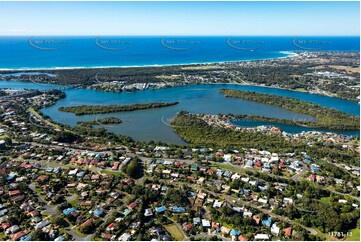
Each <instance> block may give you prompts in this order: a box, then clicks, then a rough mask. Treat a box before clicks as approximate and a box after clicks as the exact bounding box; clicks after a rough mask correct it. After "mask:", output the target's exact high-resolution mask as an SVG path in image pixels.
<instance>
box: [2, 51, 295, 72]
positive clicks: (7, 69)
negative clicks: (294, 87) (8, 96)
mask: <svg viewBox="0 0 361 242" xmlns="http://www.w3.org/2000/svg"><path fill="white" fill-rule="evenodd" d="M277 53H279V54H286V56H280V57H270V58H260V59H243V60H235V61H211V62H192V63H179V64H152V65H135V66H134V65H133V66H131V65H130V66H87V67H81V66H79V67H76V66H75V67H71V66H69V67H37V68H29V67H23V68H0V71H56V70H77V69H113V68H142V67H166V66H190V65H211V64H220V65H224V64H228V63H237V62H245V61H263V60H275V59H285V58H292V57H295V56H298V54H297V53H295V52H292V51H277Z"/></svg>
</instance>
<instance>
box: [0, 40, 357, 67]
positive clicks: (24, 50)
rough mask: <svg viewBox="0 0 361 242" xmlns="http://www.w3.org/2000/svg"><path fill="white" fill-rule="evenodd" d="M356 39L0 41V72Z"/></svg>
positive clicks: (192, 58) (274, 52)
mask: <svg viewBox="0 0 361 242" xmlns="http://www.w3.org/2000/svg"><path fill="white" fill-rule="evenodd" d="M359 41H360V38H359V37H317V36H313V37H292V36H289V37H256V36H233V37H232V36H231V37H228V36H222V37H220V36H218V37H211V36H208V37H192V36H171V37H161V36H147V37H145V36H140V37H135V36H128V37H127V36H122V37H117V36H111V37H109V36H108V37H107V36H103V37H96V36H87V37H76V36H70V37H61V36H57V37H52V36H43V37H0V53H1V54H0V69H39V68H41V69H43V68H44V69H47V68H66V67H71V68H84V67H110V66H119V67H125V66H151V65H173V64H189V63H212V62H229V61H242V60H260V59H271V58H279V57H287V56H289V53H287V52H292V51H319V50H320V51H322V50H326V51H337V50H342V51H359V50H360V47H359Z"/></svg>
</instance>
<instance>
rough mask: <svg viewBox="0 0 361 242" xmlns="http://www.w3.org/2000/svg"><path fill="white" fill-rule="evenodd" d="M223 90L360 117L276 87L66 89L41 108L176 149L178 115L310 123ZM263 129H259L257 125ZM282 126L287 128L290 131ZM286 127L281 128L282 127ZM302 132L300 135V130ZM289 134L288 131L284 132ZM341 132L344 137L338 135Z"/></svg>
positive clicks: (348, 106)
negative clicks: (110, 121)
mask: <svg viewBox="0 0 361 242" xmlns="http://www.w3.org/2000/svg"><path fill="white" fill-rule="evenodd" d="M59 87H61V86H58V85H50V84H36V83H31V82H16V81H0V88H11V89H24V88H27V89H41V90H45V89H49V88H59ZM221 88H232V89H238V90H246V91H255V92H261V93H268V94H276V95H280V96H287V97H293V98H297V99H300V100H304V101H310V102H313V103H316V104H319V105H321V106H325V107H330V108H335V109H338V110H340V111H343V112H346V113H350V114H353V115H358V116H359V115H360V113H359V104H358V103H356V102H351V101H347V100H342V99H339V98H332V97H327V96H321V95H316V94H308V93H303V92H296V91H288V90H283V89H276V88H267V87H259V86H241V85H232V84H224V85H211V84H208V85H206V84H204V85H190V86H181V87H172V88H165V89H158V90H145V91H137V92H131V93H126V92H121V93H110V92H102V91H96V90H89V89H75V88H73V89H65V90H64V91H65V93H66V98H65V99H63V100H60V101H58V102H57V103H56V104H55V105H53V106H51V107H47V108H44V109H42V112H43V114H44V115H48V116H49V117H51V118H52V119H53V120H55V121H56V122H60V123H65V124H68V125H71V126H74V125H76V123H77V121H86V120H94V119H96V118H103V117H118V118H120V119H122V120H123V123H121V124H116V125H111V126H104V127H105V128H106V129H108V130H109V131H111V132H114V133H117V134H124V135H128V136H130V137H132V138H133V139H134V140H141V141H151V140H154V141H163V142H167V143H174V144H185V142H184V141H183V140H182V139H181V138H180V137H179V136H178V135H176V134H175V133H174V132H173V131H172V128H171V127H169V125H167V124H168V123H169V122H170V120H171V119H172V118H173V117H174V116H175V115H176V113H177V112H179V111H182V110H184V111H188V112H192V113H208V114H218V113H222V114H228V113H233V114H252V115H264V116H267V117H271V118H284V119H290V120H297V119H307V120H314V118H313V117H311V116H308V115H303V114H298V113H295V112H291V111H288V110H285V109H282V108H279V107H275V106H271V105H267V104H261V103H255V102H251V101H246V100H242V99H234V98H225V97H224V96H223V95H221V94H220V93H219V89H221ZM173 101H178V102H179V104H178V105H175V106H169V107H165V108H158V109H149V110H138V111H132V112H121V113H110V114H101V115H84V116H76V115H74V114H72V113H66V112H61V111H59V110H58V108H59V107H63V106H76V105H107V104H132V103H144V102H173ZM257 125H262V124H257ZM292 127H293V126H291V127H286V128H292ZM283 128H285V127H283ZM301 129H302V130H306V129H305V128H302V127H294V131H295V130H297V131H299V130H301ZM302 130H301V131H302ZM286 131H287V130H286ZM341 133H342V132H341ZM344 133H345V134H355V133H357V132H353V133H350V132H344Z"/></svg>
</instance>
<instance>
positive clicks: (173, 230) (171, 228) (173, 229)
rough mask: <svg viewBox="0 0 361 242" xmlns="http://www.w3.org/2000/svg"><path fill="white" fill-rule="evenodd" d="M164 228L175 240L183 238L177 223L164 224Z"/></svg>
mask: <svg viewBox="0 0 361 242" xmlns="http://www.w3.org/2000/svg"><path fill="white" fill-rule="evenodd" d="M164 228H165V229H166V230H167V231H168V233H170V235H171V236H172V237H173V238H174V239H175V240H184V236H183V234H182V232H181V231H179V229H178V227H177V225H175V224H168V225H164Z"/></svg>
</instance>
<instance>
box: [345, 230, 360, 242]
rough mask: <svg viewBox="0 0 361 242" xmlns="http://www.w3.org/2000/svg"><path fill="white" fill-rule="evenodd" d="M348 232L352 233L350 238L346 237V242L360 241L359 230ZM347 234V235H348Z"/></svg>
mask: <svg viewBox="0 0 361 242" xmlns="http://www.w3.org/2000/svg"><path fill="white" fill-rule="evenodd" d="M350 232H352V236H348V237H347V238H346V240H349V241H360V228H357V229H353V230H351V231H350ZM350 232H349V234H350Z"/></svg>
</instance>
